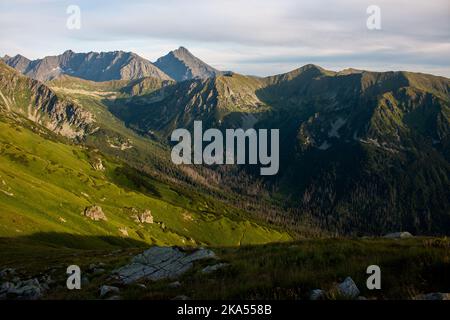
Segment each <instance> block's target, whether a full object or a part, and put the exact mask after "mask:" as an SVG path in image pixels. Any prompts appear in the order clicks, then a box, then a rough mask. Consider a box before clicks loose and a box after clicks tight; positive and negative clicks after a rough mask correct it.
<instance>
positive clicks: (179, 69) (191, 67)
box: [155, 47, 222, 81]
mask: <svg viewBox="0 0 450 320" xmlns="http://www.w3.org/2000/svg"><path fill="white" fill-rule="evenodd" d="M155 66H157V67H158V68H159V69H161V70H163V71H164V72H165V73H166V74H168V75H169V76H170V77H172V79H174V80H176V81H184V80H190V79H206V78H211V77H214V76H217V75H220V74H222V72H221V71H219V70H217V69H214V68H213V67H211V66H210V65H208V64H206V63H205V62H203V61H202V60H200V59H199V58H197V57H195V56H194V55H193V54H192V53H190V52H189V51H188V50H187V49H186V48H184V47H179V48H178V49H177V50H174V51H171V52H169V53H168V54H167V55H165V56H164V57H161V58H159V59H158V60H156V62H155Z"/></svg>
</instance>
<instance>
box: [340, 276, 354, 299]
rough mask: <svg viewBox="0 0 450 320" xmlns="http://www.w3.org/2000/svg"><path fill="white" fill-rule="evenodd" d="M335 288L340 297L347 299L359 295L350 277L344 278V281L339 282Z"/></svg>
mask: <svg viewBox="0 0 450 320" xmlns="http://www.w3.org/2000/svg"><path fill="white" fill-rule="evenodd" d="M337 288H338V291H339V293H340V294H341V295H342V296H344V297H346V298H349V299H355V298H357V297H358V296H359V293H360V291H359V289H358V287H357V286H356V283H355V282H354V281H353V279H352V278H350V277H347V278H345V280H344V281H343V282H341V283H340V284H339V285H338V287H337Z"/></svg>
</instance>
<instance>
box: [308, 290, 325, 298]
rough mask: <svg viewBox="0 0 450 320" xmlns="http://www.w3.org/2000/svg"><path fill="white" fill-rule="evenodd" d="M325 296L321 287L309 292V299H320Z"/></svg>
mask: <svg viewBox="0 0 450 320" xmlns="http://www.w3.org/2000/svg"><path fill="white" fill-rule="evenodd" d="M324 298H325V291H323V290H322V289H314V290H312V291H311V293H310V294H309V300H322V299H324Z"/></svg>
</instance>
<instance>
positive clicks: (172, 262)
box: [114, 247, 216, 284]
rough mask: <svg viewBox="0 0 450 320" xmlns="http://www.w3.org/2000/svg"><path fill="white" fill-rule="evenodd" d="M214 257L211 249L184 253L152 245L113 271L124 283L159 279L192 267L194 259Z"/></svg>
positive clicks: (180, 273) (174, 275)
mask: <svg viewBox="0 0 450 320" xmlns="http://www.w3.org/2000/svg"><path fill="white" fill-rule="evenodd" d="M211 258H216V255H215V254H214V252H213V251H211V250H208V249H199V250H197V251H194V252H193V253H190V254H188V253H185V252H182V251H180V250H179V249H177V248H173V247H152V248H150V249H148V250H146V251H144V252H143V253H142V254H139V255H137V256H135V257H133V259H132V260H131V263H130V264H128V265H125V266H123V267H121V268H119V269H117V270H115V271H114V273H115V274H116V275H117V276H118V278H119V280H120V281H122V282H123V283H125V284H129V283H133V282H135V281H138V280H140V279H149V280H153V281H156V280H161V279H171V278H175V277H178V276H180V275H182V274H183V273H185V272H186V271H188V270H189V269H190V268H192V266H193V263H194V261H197V260H202V259H211Z"/></svg>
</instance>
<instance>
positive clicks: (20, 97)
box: [0, 62, 94, 139]
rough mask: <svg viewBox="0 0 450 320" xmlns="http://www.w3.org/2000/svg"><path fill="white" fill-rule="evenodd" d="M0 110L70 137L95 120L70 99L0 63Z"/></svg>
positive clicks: (82, 133)
mask: <svg viewBox="0 0 450 320" xmlns="http://www.w3.org/2000/svg"><path fill="white" fill-rule="evenodd" d="M24 97H25V100H24ZM18 101H20V104H19V103H18ZM0 110H1V111H3V112H9V113H16V114H20V115H22V116H23V117H25V118H27V119H29V120H31V121H33V122H36V123H38V124H40V125H42V126H44V127H46V128H47V129H49V130H51V131H53V132H55V133H58V134H61V135H63V136H65V137H68V138H72V139H73V138H81V137H84V136H85V135H86V134H88V133H89V132H90V131H91V130H92V124H93V122H94V116H93V114H92V113H90V112H89V111H87V110H85V109H83V108H82V107H80V106H79V105H77V104H76V103H74V102H72V101H69V100H66V99H62V98H60V97H58V96H57V95H56V94H55V93H54V92H53V91H52V90H51V89H50V88H49V87H47V86H46V85H44V84H43V83H41V82H39V81H36V80H33V79H30V78H27V77H25V76H23V75H21V74H19V73H18V72H17V71H15V70H14V69H12V68H10V67H8V66H6V65H5V64H3V63H2V62H0Z"/></svg>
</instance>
